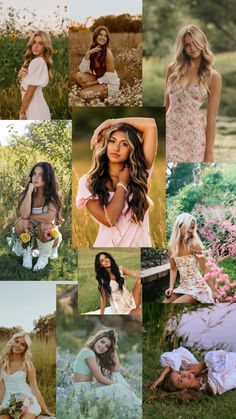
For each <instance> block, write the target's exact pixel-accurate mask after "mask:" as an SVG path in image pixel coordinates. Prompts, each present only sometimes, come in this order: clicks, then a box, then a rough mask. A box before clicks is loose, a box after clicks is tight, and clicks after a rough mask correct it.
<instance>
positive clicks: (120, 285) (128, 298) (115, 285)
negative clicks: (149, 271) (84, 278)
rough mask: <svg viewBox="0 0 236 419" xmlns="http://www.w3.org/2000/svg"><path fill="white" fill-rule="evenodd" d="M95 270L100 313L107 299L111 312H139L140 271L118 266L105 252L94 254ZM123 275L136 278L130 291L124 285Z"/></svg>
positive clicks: (103, 309) (102, 311)
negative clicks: (99, 297)
mask: <svg viewBox="0 0 236 419" xmlns="http://www.w3.org/2000/svg"><path fill="white" fill-rule="evenodd" d="M95 272H96V279H97V281H98V290H99V291H100V294H101V299H100V304H101V314H104V312H105V307H106V300H107V299H108V300H109V302H110V305H111V309H112V314H141V294H140V291H141V280H140V272H138V271H133V270H131V269H129V268H126V267H124V266H122V267H119V266H118V265H117V263H116V261H115V260H114V258H113V257H112V255H111V254H110V253H107V252H100V253H98V254H97V255H96V257H95ZM124 275H129V276H131V277H133V278H136V283H135V285H134V287H133V289H132V292H129V291H128V290H127V288H126V286H125V280H124Z"/></svg>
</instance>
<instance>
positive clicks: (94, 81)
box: [75, 26, 120, 102]
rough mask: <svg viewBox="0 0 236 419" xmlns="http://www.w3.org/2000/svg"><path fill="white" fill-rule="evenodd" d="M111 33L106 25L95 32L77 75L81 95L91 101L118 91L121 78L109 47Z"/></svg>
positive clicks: (104, 97) (76, 79)
mask: <svg viewBox="0 0 236 419" xmlns="http://www.w3.org/2000/svg"><path fill="white" fill-rule="evenodd" d="M109 42H110V35H109V32H108V29H107V28H106V27H105V26H99V27H98V28H96V29H95V31H94V32H93V40H92V44H91V46H90V48H89V49H88V51H87V52H86V54H85V56H84V58H83V60H82V62H81V64H80V66H79V70H80V71H79V72H78V73H77V74H76V75H75V81H76V83H77V84H78V86H79V87H80V88H81V90H80V93H79V94H80V97H81V98H82V99H84V100H85V101H88V102H90V101H91V100H92V99H95V98H98V99H106V98H107V97H110V96H113V95H115V94H117V93H118V91H119V87H120V80H119V78H118V76H117V73H116V71H115V66H114V57H113V54H112V52H111V50H110V48H109Z"/></svg>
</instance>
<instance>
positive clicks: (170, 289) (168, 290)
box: [165, 287, 173, 298]
mask: <svg viewBox="0 0 236 419" xmlns="http://www.w3.org/2000/svg"><path fill="white" fill-rule="evenodd" d="M172 292H173V288H172V287H169V288H167V290H165V295H166V296H167V298H169V297H170V296H171V294H172Z"/></svg>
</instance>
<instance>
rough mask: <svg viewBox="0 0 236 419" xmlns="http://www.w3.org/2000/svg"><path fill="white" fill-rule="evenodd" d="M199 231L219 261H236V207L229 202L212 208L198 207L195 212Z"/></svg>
mask: <svg viewBox="0 0 236 419" xmlns="http://www.w3.org/2000/svg"><path fill="white" fill-rule="evenodd" d="M194 215H195V216H196V218H197V223H198V231H199V234H200V236H201V238H202V239H203V241H204V242H205V244H206V247H207V248H209V247H210V249H211V253H212V255H213V256H215V257H216V258H217V260H218V261H219V260H222V259H223V258H224V257H231V258H232V259H234V260H236V207H235V206H233V205H230V203H229V205H227V202H224V203H223V204H220V205H217V206H214V207H212V208H209V207H206V206H204V205H198V206H197V207H196V208H195V210H194Z"/></svg>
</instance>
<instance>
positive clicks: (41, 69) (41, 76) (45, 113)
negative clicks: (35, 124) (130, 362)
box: [21, 57, 51, 120]
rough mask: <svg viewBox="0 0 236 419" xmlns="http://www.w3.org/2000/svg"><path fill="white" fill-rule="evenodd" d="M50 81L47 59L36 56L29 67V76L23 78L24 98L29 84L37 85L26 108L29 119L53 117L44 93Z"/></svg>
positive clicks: (22, 91) (22, 89) (22, 93)
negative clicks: (44, 88)
mask: <svg viewBox="0 0 236 419" xmlns="http://www.w3.org/2000/svg"><path fill="white" fill-rule="evenodd" d="M48 81H49V76H48V68H47V64H46V62H45V60H44V59H43V58H42V57H37V58H34V59H33V60H32V61H31V62H30V65H29V67H28V74H27V76H26V77H24V78H22V80H21V95H22V100H23V98H24V95H25V93H26V90H27V88H28V86H37V87H36V89H35V92H34V94H33V96H32V99H31V101H30V103H29V106H28V108H27V110H26V117H27V119H33V120H37V119H38V120H49V119H51V114H50V110H49V107H48V105H47V102H46V100H45V98H44V95H43V87H45V86H47V84H48Z"/></svg>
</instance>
